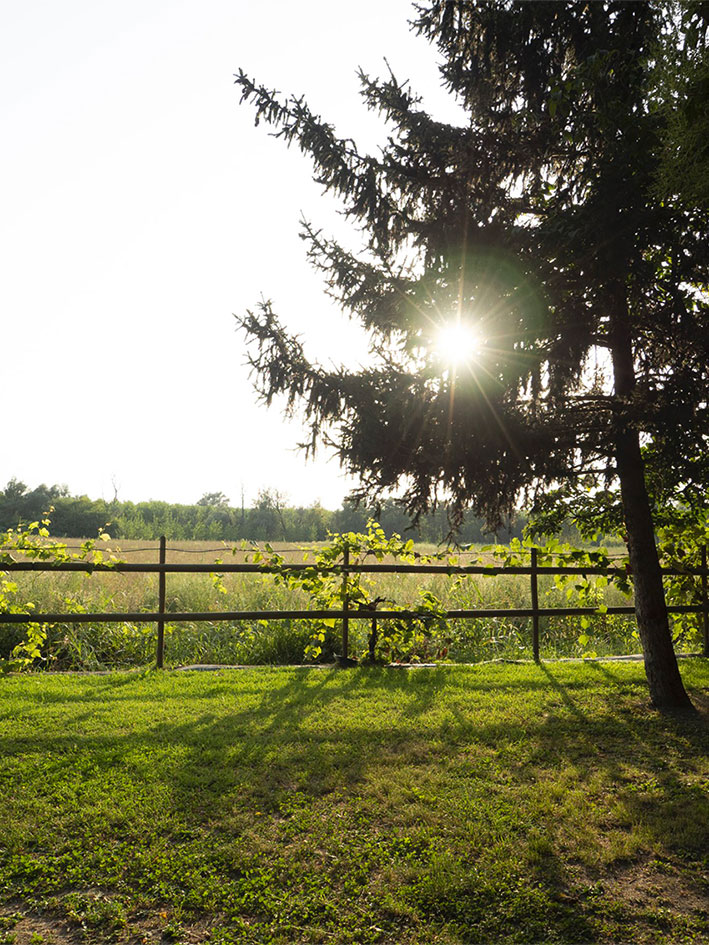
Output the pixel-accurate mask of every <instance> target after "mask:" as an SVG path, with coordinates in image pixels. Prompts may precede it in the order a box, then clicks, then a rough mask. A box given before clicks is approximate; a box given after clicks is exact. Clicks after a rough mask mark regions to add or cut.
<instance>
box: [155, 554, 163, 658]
mask: <svg viewBox="0 0 709 945" xmlns="http://www.w3.org/2000/svg"><path fill="white" fill-rule="evenodd" d="M158 560H159V562H160V564H165V536H164V535H163V536H162V537H161V538H160V556H159V559H158ZM158 613H159V614H160V619H159V620H158V652H157V660H156V662H157V667H158V669H162V668H163V664H164V662H165V619H164V617H163V616H162V615H163V614H164V613H165V572H164V571H160V573H159V574H158Z"/></svg>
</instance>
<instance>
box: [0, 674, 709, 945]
mask: <svg viewBox="0 0 709 945" xmlns="http://www.w3.org/2000/svg"><path fill="white" fill-rule="evenodd" d="M681 668H682V672H683V675H684V678H685V682H686V685H687V688H688V690H689V691H690V693H691V695H692V697H693V699H694V701H695V703H696V704H698V705H699V706H700V707H701V710H702V711H701V712H700V715H699V717H698V718H687V717H677V718H675V717H671V716H662V715H660V714H658V713H657V712H654V711H653V710H651V709H650V708H649V705H648V697H647V690H646V684H645V681H644V674H643V669H642V666H641V665H638V664H619V663H594V664H579V663H576V664H563V665H562V664H556V665H542V666H534V665H514V666H511V665H499V664H498V665H493V666H490V665H488V666H477V667H455V666H447V667H439V668H436V669H425V668H423V669H418V670H406V669H394V668H391V669H385V668H379V669H376V668H369V669H365V668H362V669H355V670H348V671H337V670H331V669H327V668H311V669H296V668H290V669H289V668H281V669H269V668H257V669H249V670H243V671H238V670H236V671H234V670H229V671H227V670H224V671H221V672H218V673H204V672H202V673H197V672H193V673H185V672H166V673H164V674H159V673H155V672H147V673H136V672H133V673H122V674H121V673H118V674H112V675H93V676H76V675H60V676H57V675H49V674H34V675H29V676H15V677H8V678H6V679H5V680H4V681H2V683H0V685H1V686H2V690H1V693H0V737H1V738H2V745H1V746H0V747H1V750H0V784H1V785H2V790H1V793H0V798H1V800H0V805H1V807H2V809H1V816H0V900H1V901H2V906H1V907H0V911H1V912H2V915H3V918H2V919H0V942H3V943H10V942H15V943H17V945H25V943H27V945H41V943H50V942H54V943H57V945H63V943H70V942H71V943H79V942H116V943H128V942H136V943H137V942H144V943H157V942H160V941H162V942H167V941H174V942H185V943H188V942H198V941H206V940H209V941H210V942H215V943H253V945H262V943H267V942H278V943H284V945H286V943H315V942H323V943H325V942H327V943H346V942H349V943H358V945H359V943H376V942H380V943H401V945H425V943H434V942H435V943H449V945H452V943H476V942H477V943H482V942H505V943H513V942H514V943H531V942H540V943H541V942H544V943H562V942H563V943H567V942H568V943H572V942H575V943H581V942H598V943H617V942H634V943H641V942H642V943H690V942H696V943H699V942H705V941H707V940H709V921H708V919H707V912H706V907H707V905H708V904H709V859H708V855H707V854H708V851H709V826H708V825H709V792H708V791H707V788H708V787H709V759H708V757H707V754H708V753H707V749H708V748H709V732H708V728H707V715H708V710H709V664H707V662H706V661H703V660H698V659H697V660H683V661H682V664H681Z"/></svg>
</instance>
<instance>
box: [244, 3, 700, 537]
mask: <svg viewBox="0 0 709 945" xmlns="http://www.w3.org/2000/svg"><path fill="white" fill-rule="evenodd" d="M669 17H670V14H669V12H668V11H667V10H666V9H664V8H662V7H660V6H651V5H648V4H637V3H593V4H586V5H582V4H577V3H544V2H541V3H533V4H532V3H529V4H524V3H520V4H510V3H506V2H505V3H503V2H486V3H474V2H470V0H460V2H458V0H446V2H433V3H429V4H428V5H425V6H424V7H422V8H420V16H419V19H418V21H417V23H416V28H417V29H418V31H419V32H420V33H422V34H423V35H424V36H426V37H427V38H428V39H429V40H430V41H431V42H433V43H435V44H436V45H437V46H438V48H439V51H440V52H441V55H442V59H443V66H442V76H443V79H444V81H445V82H446V84H447V85H448V87H449V88H450V90H451V91H452V92H453V93H454V94H455V95H456V97H457V98H458V100H459V101H460V103H461V104H462V105H463V106H464V108H465V109H466V111H467V112H468V113H469V116H470V122H469V124H468V125H467V126H465V125H461V126H452V125H445V124H442V123H439V122H436V121H435V120H434V119H433V118H432V117H431V116H429V115H427V114H426V113H424V112H423V111H422V110H421V108H420V105H419V101H418V99H417V98H416V96H415V95H414V93H413V92H412V91H411V90H410V88H409V86H408V85H407V84H405V83H402V82H400V81H398V80H397V79H396V78H395V77H394V76H390V77H389V78H388V79H386V80H384V81H377V80H372V79H370V78H369V77H367V76H364V75H362V76H360V78H361V82H362V94H363V97H364V99H365V102H366V103H367V105H368V106H369V107H370V108H372V109H376V110H378V111H379V112H380V113H381V114H382V115H383V117H384V119H385V120H386V121H387V123H388V125H389V127H390V128H391V129H392V136H391V138H390V139H389V143H388V144H387V146H386V147H385V148H384V150H383V153H382V155H381V157H373V156H371V155H364V154H360V153H359V152H358V151H357V150H356V148H355V146H354V145H353V143H352V142H350V141H342V140H338V139H337V138H336V136H335V134H334V131H333V129H332V127H331V126H330V125H328V124H326V123H324V122H323V121H322V120H321V119H320V118H318V117H317V116H315V115H313V114H312V113H311V112H310V111H309V109H308V107H307V105H306V104H305V103H304V102H303V101H302V100H295V99H291V100H287V99H286V100H282V99H280V98H278V97H276V95H275V94H274V93H271V92H269V91H268V90H267V89H265V88H264V87H261V86H259V85H257V84H256V83H255V82H253V81H252V80H251V79H250V78H248V77H247V76H245V75H244V74H243V73H240V74H239V76H238V78H237V82H238V84H239V85H240V87H241V91H242V99H244V100H247V101H250V102H252V103H253V105H254V108H255V112H256V116H257V120H265V121H267V122H268V123H269V124H270V125H272V126H273V127H275V129H276V135H277V136H278V137H281V138H283V139H284V140H285V141H286V142H288V143H291V142H294V143H297V144H298V145H299V147H300V148H301V150H303V151H304V152H305V153H307V154H308V155H310V157H311V158H312V160H313V163H314V166H315V169H316V175H317V178H318V180H319V181H320V182H322V183H323V185H324V186H325V187H326V188H327V189H328V190H330V191H332V192H333V193H335V194H337V195H338V196H339V197H340V198H341V199H342V203H343V205H344V209H345V213H346V215H347V216H348V217H349V218H350V219H352V220H353V222H357V223H359V224H360V225H361V226H362V227H363V229H364V231H365V233H366V234H367V237H368V239H367V243H366V247H365V250H364V252H363V254H362V256H361V257H359V258H357V257H355V256H353V255H352V254H350V253H348V252H346V251H345V250H344V249H343V248H342V247H340V246H338V245H336V244H335V243H334V242H332V241H329V240H327V239H325V238H324V237H323V236H322V235H321V234H320V233H319V232H317V231H315V230H314V229H313V228H312V227H311V226H309V225H307V224H306V226H305V230H304V233H303V236H304V238H305V239H306V241H307V242H308V245H309V255H310V259H311V261H312V262H313V263H314V264H315V265H316V266H317V267H318V268H320V269H321V270H322V271H323V273H324V274H325V278H326V281H327V285H328V289H329V290H330V291H331V292H332V293H333V294H334V296H335V297H336V298H338V299H339V300H340V302H341V303H342V305H343V307H344V308H345V309H348V310H350V311H351V312H352V313H353V314H355V315H356V316H358V317H360V318H361V320H362V322H363V324H364V325H365V326H366V328H367V329H368V330H369V332H370V333H371V337H372V344H373V348H374V351H375V352H378V353H379V355H380V356H381V360H380V364H379V366H378V367H373V368H370V369H367V370H363V371H361V372H355V373H344V372H328V371H326V370H323V369H321V368H319V367H318V366H317V365H315V364H311V363H310V362H309V360H308V359H307V356H306V353H305V351H304V350H303V349H302V347H301V345H300V343H299V342H298V341H297V339H295V338H292V337H289V336H288V335H287V333H286V331H285V330H284V329H283V328H282V326H281V325H280V323H279V321H278V319H277V317H276V315H275V313H274V312H273V310H272V308H271V306H270V304H269V303H267V302H266V303H263V305H262V307H261V311H260V312H257V313H250V314H248V315H247V316H245V317H244V318H243V319H241V323H242V324H243V326H244V328H245V329H246V331H247V333H248V335H249V336H250V338H251V340H252V342H253V346H254V348H253V355H252V363H253V365H254V367H255V369H256V372H257V374H258V378H259V384H260V389H261V392H262V394H263V396H264V397H265V399H266V400H267V401H270V399H271V398H272V397H273V396H275V395H276V394H279V393H285V394H286V395H287V397H288V398H289V402H290V403H291V405H294V404H296V403H298V404H301V405H304V406H305V409H306V413H307V416H308V417H309V419H310V422H311V424H312V433H313V437H314V438H317V437H318V436H319V434H320V432H321V429H322V428H323V426H327V425H328V424H331V423H334V424H335V425H336V427H337V428H338V431H339V436H338V439H337V444H338V448H339V451H340V456H341V458H342V461H343V463H344V464H345V465H346V466H347V467H348V468H349V469H350V470H351V471H353V472H355V473H357V474H359V475H360V477H361V479H362V482H363V491H364V492H365V494H368V495H371V494H372V493H373V492H377V491H380V490H386V489H388V488H390V487H393V486H395V485H401V484H402V483H405V485H406V496H407V500H408V504H409V508H410V510H412V511H415V512H418V511H421V510H424V509H426V508H428V506H429V504H430V503H431V501H432V500H433V498H434V496H435V492H436V489H437V487H439V486H443V487H444V488H445V489H447V490H449V491H450V493H451V494H452V496H453V498H454V502H455V505H454V512H456V513H461V512H462V510H463V509H464V508H465V507H467V506H468V505H470V504H472V506H473V508H474V509H475V510H476V512H478V513H479V514H485V515H487V516H488V518H489V519H490V520H491V521H495V520H496V519H497V516H498V515H499V514H500V513H501V512H504V511H508V510H509V509H510V508H511V506H512V504H513V503H514V501H515V500H516V499H517V498H518V497H519V494H520V492H521V491H522V490H524V489H527V488H532V487H534V486H535V485H536V484H538V483H539V481H540V480H541V481H546V482H548V481H550V480H551V481H555V480H558V481H563V480H570V481H571V482H572V483H575V482H576V480H577V476H578V474H579V473H580V472H584V471H586V472H588V471H591V472H593V471H594V470H595V471H596V472H599V471H600V472H608V475H609V476H610V477H611V478H612V477H613V474H614V469H613V465H614V453H615V439H616V437H617V436H618V435H619V431H622V430H623V429H624V428H625V427H627V426H630V425H632V426H633V427H640V428H641V429H642V430H643V432H644V433H645V434H646V435H648V436H653V437H661V436H663V435H665V434H666V432H667V431H668V429H669V430H672V431H677V433H676V434H675V437H676V439H677V442H673V443H672V444H670V448H669V452H670V453H671V454H674V453H675V452H676V451H677V449H678V448H679V449H680V451H681V452H683V453H684V454H685V455H686V454H687V447H688V446H689V445H692V446H693V447H694V451H696V444H697V441H698V439H699V440H700V441H701V440H702V438H703V437H705V436H706V432H707V429H706V428H707V419H706V410H705V409H704V407H703V406H702V403H703V395H702V394H701V393H700V392H701V391H706V390H707V385H708V380H707V372H706V365H707V363H708V362H709V348H708V347H707V344H708V342H707V339H709V325H708V324H707V307H706V304H705V303H704V301H703V300H701V299H699V298H697V295H696V292H695V291H694V288H693V287H695V286H696V285H699V284H702V283H703V282H704V281H705V279H706V264H707V259H708V258H709V257H708V256H707V250H706V245H707V240H706V236H707V219H706V215H705V216H704V217H701V218H700V217H697V216H694V217H693V219H691V220H690V219H688V218H687V215H686V214H685V213H684V212H682V211H681V210H680V209H678V208H677V207H676V206H674V205H673V204H672V203H668V204H666V205H660V204H659V202H657V201H656V200H655V199H654V198H653V186H654V183H655V179H656V175H657V173H658V163H659V160H660V152H661V144H660V137H659V136H660V132H661V131H662V129H663V121H664V120H665V119H663V114H664V113H663V112H661V111H659V110H658V109H657V108H655V107H654V99H653V97H652V96H653V90H651V89H650V88H649V83H650V82H651V81H652V79H653V72H652V69H651V57H652V56H653V55H654V53H655V51H656V46H657V43H658V41H659V37H660V35H661V31H662V29H663V28H667V29H669V31H670V35H669V38H668V39H667V54H668V55H669V54H670V47H671V46H672V42H673V40H674V41H675V42H679V41H680V40H679V39H678V37H677V34H676V31H674V32H673V25H672V21H671V19H670V18H669ZM404 253H406V254H407V256H406V258H407V259H408V260H409V264H408V265H405V264H404V258H405V257H404ZM412 259H413V262H411V260H412ZM621 297H622V308H623V309H624V310H626V311H627V313H628V316H629V318H630V319H631V322H632V326H631V328H630V334H631V338H630V339H629V343H630V344H631V345H632V348H633V351H634V353H633V355H632V358H631V362H632V361H634V370H635V372H636V374H637V382H636V383H635V382H633V385H632V398H630V397H629V396H628V395H627V394H626V393H625V391H621V390H618V389H616V392H615V395H614V394H613V393H611V392H610V391H609V390H608V387H607V384H604V382H603V381H602V379H601V376H600V372H599V373H597V374H596V375H595V376H591V375H592V373H593V372H590V373H589V364H592V362H593V358H594V357H595V355H596V353H597V352H598V351H599V350H602V349H607V350H608V351H609V352H610V353H611V355H612V356H613V357H614V358H615V359H616V360H617V357H618V351H619V350H620V348H622V347H623V344H624V343H625V342H624V341H622V340H621V337H620V336H621V335H624V332H626V328H625V327H622V326H621V322H623V324H625V322H624V316H623V317H621V314H620V313H618V314H616V315H614V314H613V310H614V308H615V309H618V305H619V304H620V302H619V300H620V299H621ZM452 317H457V318H459V319H462V320H463V321H469V322H473V323H475V325H476V326H477V328H478V329H479V330H480V332H481V334H482V335H483V336H484V337H485V339H486V340H485V344H484V349H483V351H482V353H481V354H480V357H479V359H478V363H476V364H474V365H472V366H469V367H468V369H466V370H460V371H458V372H457V374H455V373H454V372H451V373H449V374H448V375H447V376H446V375H443V376H442V374H441V370H440V365H439V364H436V363H435V360H434V359H433V358H432V357H431V349H432V346H433V339H434V336H435V332H436V330H437V328H438V327H439V326H440V325H441V323H442V322H444V321H446V320H447V319H450V318H452ZM616 369H618V365H616ZM616 387H617V385H616ZM621 387H622V384H621Z"/></svg>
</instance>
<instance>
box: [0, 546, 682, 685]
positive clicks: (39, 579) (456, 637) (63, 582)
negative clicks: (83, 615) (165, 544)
mask: <svg viewBox="0 0 709 945" xmlns="http://www.w3.org/2000/svg"><path fill="white" fill-rule="evenodd" d="M113 550H114V551H115V552H116V553H117V554H118V555H119V556H120V557H121V558H123V559H125V560H128V561H156V560H157V546H155V545H152V546H151V545H150V543H146V542H139V541H136V542H127V541H123V542H120V543H119V544H118V545H117V546H116V547H115V548H114V549H113ZM279 551H280V553H282V554H284V556H285V557H286V558H287V559H288V560H292V561H302V560H303V555H304V552H303V549H302V548H293V547H291V548H288V549H285V548H283V547H282V548H280V549H279ZM227 555H228V557H227ZM218 557H221V558H222V559H223V560H234V558H232V556H231V553H230V551H229V549H224V548H221V547H220V546H218V545H215V543H209V542H181V543H175V545H172V546H170V547H169V552H168V561H169V562H185V561H190V562H194V563H197V562H199V563H214V565H215V571H218V569H219V564H218V563H217V562H216V559H217V558H218ZM236 560H238V558H237V559H236ZM311 560H312V558H311ZM371 581H372V585H373V594H374V596H379V597H383V598H385V599H386V600H388V601H394V602H396V603H397V604H400V605H402V606H410V607H415V606H416V605H417V601H418V599H419V594H420V592H421V591H422V590H428V591H431V592H432V593H433V594H435V595H436V596H437V597H439V598H440V599H441V601H442V603H443V605H444V606H445V607H446V608H450V609H475V608H486V609H496V608H505V609H519V608H526V607H529V606H530V579H529V577H527V576H524V575H499V576H495V577H491V576H487V575H470V576H465V577H463V578H462V579H458V580H454V579H452V578H451V577H448V576H447V575H441V574H433V575H431V574H422V575H416V574H378V575H372V576H371ZM16 583H17V584H18V585H19V587H20V590H21V593H22V594H23V596H24V597H25V598H26V599H27V600H31V601H33V602H34V604H35V607H36V610H37V612H43V611H44V612H67V611H71V610H82V611H88V612H92V611H93V612H100V611H103V612H110V611H115V612H138V611H155V610H157V609H158V580H157V575H156V574H128V573H125V574H124V573H113V574H112V573H105V572H104V573H96V574H93V575H87V574H83V573H76V572H52V573H48V574H47V573H19V574H17V576H16ZM603 593H604V599H603V601H602V602H603V603H605V604H606V605H609V606H613V605H618V604H621V605H622V604H628V603H630V601H629V600H628V598H627V597H624V596H623V595H622V594H621V593H620V592H619V591H618V590H617V589H615V588H613V587H608V588H606V589H605V591H604V592H603ZM599 602H601V601H599ZM539 604H540V607H563V606H568V601H567V599H566V595H565V593H564V592H563V591H560V590H559V589H558V588H556V587H555V586H554V583H553V581H552V579H551V578H549V577H542V578H540V579H539ZM309 606H310V604H309V600H308V598H307V595H305V594H304V593H303V592H302V591H300V590H298V589H293V588H289V587H286V586H284V585H283V584H278V583H276V582H275V581H274V579H273V577H272V576H270V575H261V574H225V575H224V576H223V580H222V582H221V587H220V588H219V587H216V586H215V585H214V583H213V581H212V579H211V578H210V575H208V574H169V575H168V576H167V611H168V612H170V611H172V612H178V611H181V612H185V611H202V612H208V611H215V614H216V612H217V611H220V610H232V611H233V610H296V609H307V608H308V607H309ZM540 629H541V653H542V656H543V657H547V658H551V657H580V656H583V655H589V654H596V655H598V656H606V655H624V654H629V653H636V652H638V650H639V643H638V640H637V635H636V634H635V632H634V631H635V622H634V619H633V618H631V617H624V616H618V615H598V616H595V617H594V618H593V619H592V620H591V623H590V626H589V627H588V628H587V629H585V630H584V631H582V629H581V627H580V625H579V621H578V619H577V618H574V617H552V618H542V619H541V626H540ZM312 630H313V626H312V624H311V623H310V622H309V621H305V620H278V621H269V622H266V621H249V622H238V623H235V622H220V621H218V620H216V619H215V620H214V622H192V623H179V624H171V623H170V622H169V618H168V623H167V626H166V654H165V655H166V661H167V663H168V665H185V664H191V663H223V664H252V665H263V664H288V663H291V664H292V663H300V662H302V661H303V653H304V649H305V646H306V644H307V642H308V640H309V637H310V634H311V633H312ZM339 632H340V631H339V627H336V628H333V629H332V630H331V631H329V632H328V636H327V638H326V640H325V645H324V647H323V655H322V659H323V660H324V661H329V660H331V659H332V656H333V652H335V651H339V649H340V646H339V642H338V636H339ZM582 632H583V634H585V636H586V637H588V639H587V640H584V638H583V636H582ZM368 633H369V624H368V622H367V621H365V620H353V621H351V624H350V645H351V652H352V653H353V654H355V655H363V654H364V653H365V652H366V649H367V635H368ZM21 634H22V628H21V627H13V626H12V625H3V626H0V655H6V654H7V653H9V652H10V650H11V649H12V647H13V646H14V645H15V644H16V643H17V642H19V639H20V637H21ZM155 636H156V632H155V625H154V624H150V623H140V624H137V623H136V624H133V623H121V622H116V623H112V624H91V623H67V624H61V625H57V626H54V627H51V628H50V629H49V632H48V638H47V643H46V646H45V650H44V653H43V656H44V659H45V664H44V665H46V666H49V667H53V668H57V669H76V668H82V669H100V668H112V667H121V666H146V665H149V664H150V663H152V662H154V659H155ZM531 637H532V629H531V620H530V619H527V618H514V617H498V618H486V619H478V618H469V619H458V620H451V621H448V623H447V624H446V626H445V627H444V628H442V629H439V630H437V631H436V632H435V633H431V634H430V635H429V637H427V638H426V640H425V641H424V643H423V644H422V645H419V646H418V648H417V650H416V651H415V652H410V653H408V654H399V655H400V656H403V657H406V656H408V657H412V658H414V659H418V660H424V661H425V660H428V659H431V658H440V657H441V656H444V657H445V658H447V659H448V660H451V661H454V662H478V661H482V660H489V659H494V658H507V659H525V658H530V657H531V655H532V652H531ZM580 637H581V639H582V640H583V641H584V642H580V640H579V638H580ZM698 648H699V638H698V633H697V634H696V635H692V634H690V635H689V636H687V637H686V638H685V639H682V640H680V641H679V642H678V649H679V650H680V651H683V650H684V651H696V650H697V649H698Z"/></svg>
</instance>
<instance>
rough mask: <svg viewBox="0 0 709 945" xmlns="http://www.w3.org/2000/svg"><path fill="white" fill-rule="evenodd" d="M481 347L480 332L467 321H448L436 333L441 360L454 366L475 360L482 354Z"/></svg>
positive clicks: (437, 348) (437, 349)
mask: <svg viewBox="0 0 709 945" xmlns="http://www.w3.org/2000/svg"><path fill="white" fill-rule="evenodd" d="M481 347H482V338H481V336H480V333H479V332H478V331H476V329H475V328H474V327H473V326H472V325H468V324H466V323H465V322H459V321H455V322H447V323H446V324H445V325H441V327H440V328H439V329H438V332H437V333H436V340H435V344H434V350H435V351H436V354H437V355H438V357H439V358H440V359H441V361H444V362H445V363H446V364H449V365H452V366H454V367H459V366H461V365H463V364H470V363H471V362H473V361H474V360H475V359H476V357H477V356H478V355H479V354H480V349H481Z"/></svg>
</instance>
